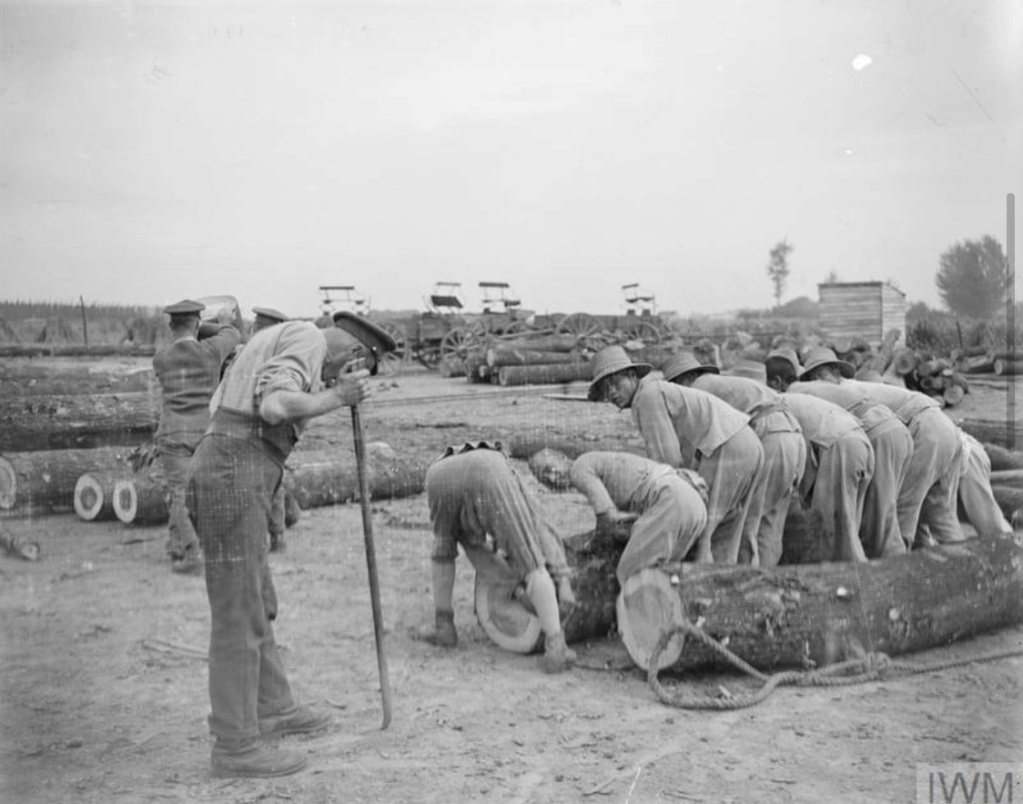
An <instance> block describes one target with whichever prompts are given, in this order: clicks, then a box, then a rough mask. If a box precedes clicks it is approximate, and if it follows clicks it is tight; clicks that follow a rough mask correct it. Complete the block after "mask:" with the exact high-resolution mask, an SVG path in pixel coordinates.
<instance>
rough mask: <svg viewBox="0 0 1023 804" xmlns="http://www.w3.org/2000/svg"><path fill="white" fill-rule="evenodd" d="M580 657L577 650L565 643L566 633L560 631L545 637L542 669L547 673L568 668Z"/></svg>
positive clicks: (541, 658)
mask: <svg viewBox="0 0 1023 804" xmlns="http://www.w3.org/2000/svg"><path fill="white" fill-rule="evenodd" d="M577 658H579V657H578V656H576V654H575V651H574V650H572V649H571V648H570V647H568V645H567V644H565V634H564V632H563V631H559V632H558V633H556V634H548V635H546V636H545V637H544V651H543V656H541V657H540V669H541V670H543V671H544V672H545V673H560V672H561V671H562V670H567V669H568V667H569V666H570V665H572V664H574V663H575V660H576V659H577Z"/></svg>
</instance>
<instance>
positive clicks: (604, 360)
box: [586, 346, 653, 402]
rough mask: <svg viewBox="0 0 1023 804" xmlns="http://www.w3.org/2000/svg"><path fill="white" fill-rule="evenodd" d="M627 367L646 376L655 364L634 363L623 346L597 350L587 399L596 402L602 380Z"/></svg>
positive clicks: (639, 374)
mask: <svg viewBox="0 0 1023 804" xmlns="http://www.w3.org/2000/svg"><path fill="white" fill-rule="evenodd" d="M626 369H633V370H634V371H635V372H636V376H637V377H645V376H646V375H647V374H649V373H650V371H651V370H652V369H653V366H652V365H650V364H649V363H633V362H632V358H631V357H629V354H628V352H626V351H625V349H623V348H622V347H621V346H607V347H605V348H603V349H601V350H600V351H599V352H597V355H596V357H594V358H593V381H592V382H591V383H590V390H589V392H588V393H587V394H586V397H587V399H589V400H590V401H591V402H596V401H597V400H598V399H599V396H598V390H599V388H600V381H601V380H603V379H604V378H605V377H610V376H611V375H612V374H617V373H618V372H619V371H625V370H626Z"/></svg>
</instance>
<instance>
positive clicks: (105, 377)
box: [0, 365, 160, 409]
mask: <svg viewBox="0 0 1023 804" xmlns="http://www.w3.org/2000/svg"><path fill="white" fill-rule="evenodd" d="M0 379H2V380H4V381H7V380H10V386H9V387H10V389H11V390H10V391H9V392H7V393H0V408H4V409H5V408H6V407H7V406H8V405H14V406H17V405H18V404H19V403H20V404H22V405H23V404H25V400H24V399H23V397H40V396H56V395H67V396H81V395H83V394H125V393H132V392H145V393H155V394H159V393H160V386H159V385H158V384H157V381H156V376H155V375H154V374H153V370H152V369H151V368H144V369H138V370H136V371H131V372H127V373H125V372H119V373H99V372H92V371H88V370H86V369H79V370H77V371H75V370H69V369H68V368H67V367H66V366H63V365H61V366H57V367H53V368H39V367H38V366H37V365H33V366H30V367H26V368H25V369H24V370H19V369H17V368H16V369H13V370H7V371H4V372H2V373H0ZM2 387H3V386H2V384H0V388H2ZM34 401H37V400H34Z"/></svg>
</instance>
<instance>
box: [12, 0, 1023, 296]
mask: <svg viewBox="0 0 1023 804" xmlns="http://www.w3.org/2000/svg"><path fill="white" fill-rule="evenodd" d="M0 137H2V139H0V146H2V147H0V264H2V266H3V279H2V283H0V298H5V299H22V300H52V301H76V300H77V299H78V297H79V296H80V295H81V296H84V298H85V300H86V302H97V303H133V304H164V303H168V302H171V301H175V300H177V299H180V298H183V297H197V296H209V295H217V294H233V295H235V296H236V297H238V298H239V300H240V301H241V302H242V305H243V306H245V307H250V306H253V305H262V306H272V307H277V308H279V309H281V310H283V311H284V312H285V313H287V314H289V315H294V316H310V315H315V314H316V312H317V309H318V293H317V287H318V286H319V285H323V284H341V285H346V284H351V285H355V286H356V287H357V288H358V289H359V290H360V291H362V292H363V293H365V294H367V295H369V296H371V298H372V305H373V307H374V308H376V309H399V308H414V309H422V305H423V303H422V299H423V297H424V296H425V295H428V293H429V291H430V287H431V285H432V284H433V283H434V282H436V281H439V280H445V281H457V282H461V283H463V290H464V291H465V295H466V296H467V298H468V301H469V307H470V308H473V307H478V299H479V291H478V288H477V284H478V282H480V281H506V282H509V283H511V284H512V285H513V287H514V289H515V290H516V291H517V292H518V294H519V295H520V296H521V297H522V302H523V306H524V307H526V308H530V309H535V310H537V311H539V312H576V311H587V312H591V313H615V312H620V310H621V300H622V295H623V294H622V291H621V286H622V285H623V284H625V283H629V282H639V283H641V284H642V285H643V286H644V287H646V288H648V289H649V290H651V291H653V292H654V293H655V294H656V297H657V302H658V305H659V307H660V308H661V309H662V310H665V311H667V310H674V311H678V312H679V313H681V314H690V313H713V312H724V311H728V310H734V309H737V308H741V307H756V308H761V307H769V306H770V305H771V304H773V287H772V285H771V283H770V280H769V279H768V277H767V274H766V270H765V266H766V264H767V260H768V251H769V250H770V249H771V247H772V246H774V245H775V244H776V243H777V242H778V241H779V240H781V239H782V238H787V239H788V241H789V242H790V243H791V244H792V245H793V246H794V247H795V249H794V251H793V252H792V255H791V262H790V264H791V275H790V278H789V281H788V285H787V288H786V291H785V293H784V296H783V301H785V300H789V299H792V298H795V297H797V296H801V295H807V296H810V297H811V298H813V299H816V298H817V283H819V282H822V281H825V279H826V278H827V277H828V275H829V274H830V273H831V272H835V274H837V276H838V277H839V278H840V279H841V280H843V281H865V280H893V281H894V282H895V283H897V284H898V286H900V287H901V288H902V290H903V291H905V292H906V294H907V296H908V298H909V300H910V301H911V302H912V301H925V302H927V303H928V304H932V305H936V304H938V296H937V292H936V290H935V287H934V274H935V272H936V270H937V267H938V257H939V255H940V254H941V252H942V251H944V250H945V249H946V248H947V247H948V246H950V245H951V244H952V243H954V242H955V241H957V240H962V239H965V238H980V237H981V236H983V235H985V234H990V235H993V236H995V237H996V238H997V239H998V240H999V241H1000V242H1001V243H1002V244H1003V246H1004V245H1005V243H1006V211H1005V208H1006V194H1007V193H1009V192H1014V193H1016V194H1017V196H1018V194H1019V192H1020V189H1021V185H1023V181H1021V179H1023V2H1020V0H982V1H976V0H945V1H943V0H934V1H933V2H932V1H931V0H905V2H896V1H895V0H821V1H819V2H797V0H750V2H736V1H735V0H714V2H710V1H705V2H681V1H680V0H670V1H668V2H634V1H633V0H611V1H610V2H598V1H597V0H594V1H593V2H569V1H567V0H550V1H549V2H541V1H540V0H536V2H519V1H518V0H504V1H503V2H497V1H496V0H465V1H464V2H439V1H438V0H399V1H392V2H384V1H382V0H381V1H374V2H364V3H352V2H345V0H333V1H332V2H322V3H320V2H315V3H313V2H285V1H284V0H278V1H277V2H274V3H265V4H257V3H244V2H240V3H232V4H228V3H222V2H217V1H216V0H214V2H178V3H169V2H165V3H136V2H125V1H122V2H71V3H52V2H26V3H11V2H6V0H0Z"/></svg>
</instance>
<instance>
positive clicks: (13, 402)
mask: <svg viewBox="0 0 1023 804" xmlns="http://www.w3.org/2000/svg"><path fill="white" fill-rule="evenodd" d="M160 407H161V402H160V397H159V394H150V393H124V394H91V395H90V394H71V395H58V394H53V395H49V396H24V397H15V398H10V399H3V400H0V415H2V416H3V418H4V427H3V428H2V429H0V451H4V452H7V451H10V452H30V451H34V450H59V449H65V450H67V449H89V448H96V447H107V446H136V445H138V444H141V443H144V442H145V441H148V440H149V439H150V438H151V437H152V435H153V433H155V432H156V425H157V422H158V421H159V417H160Z"/></svg>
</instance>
